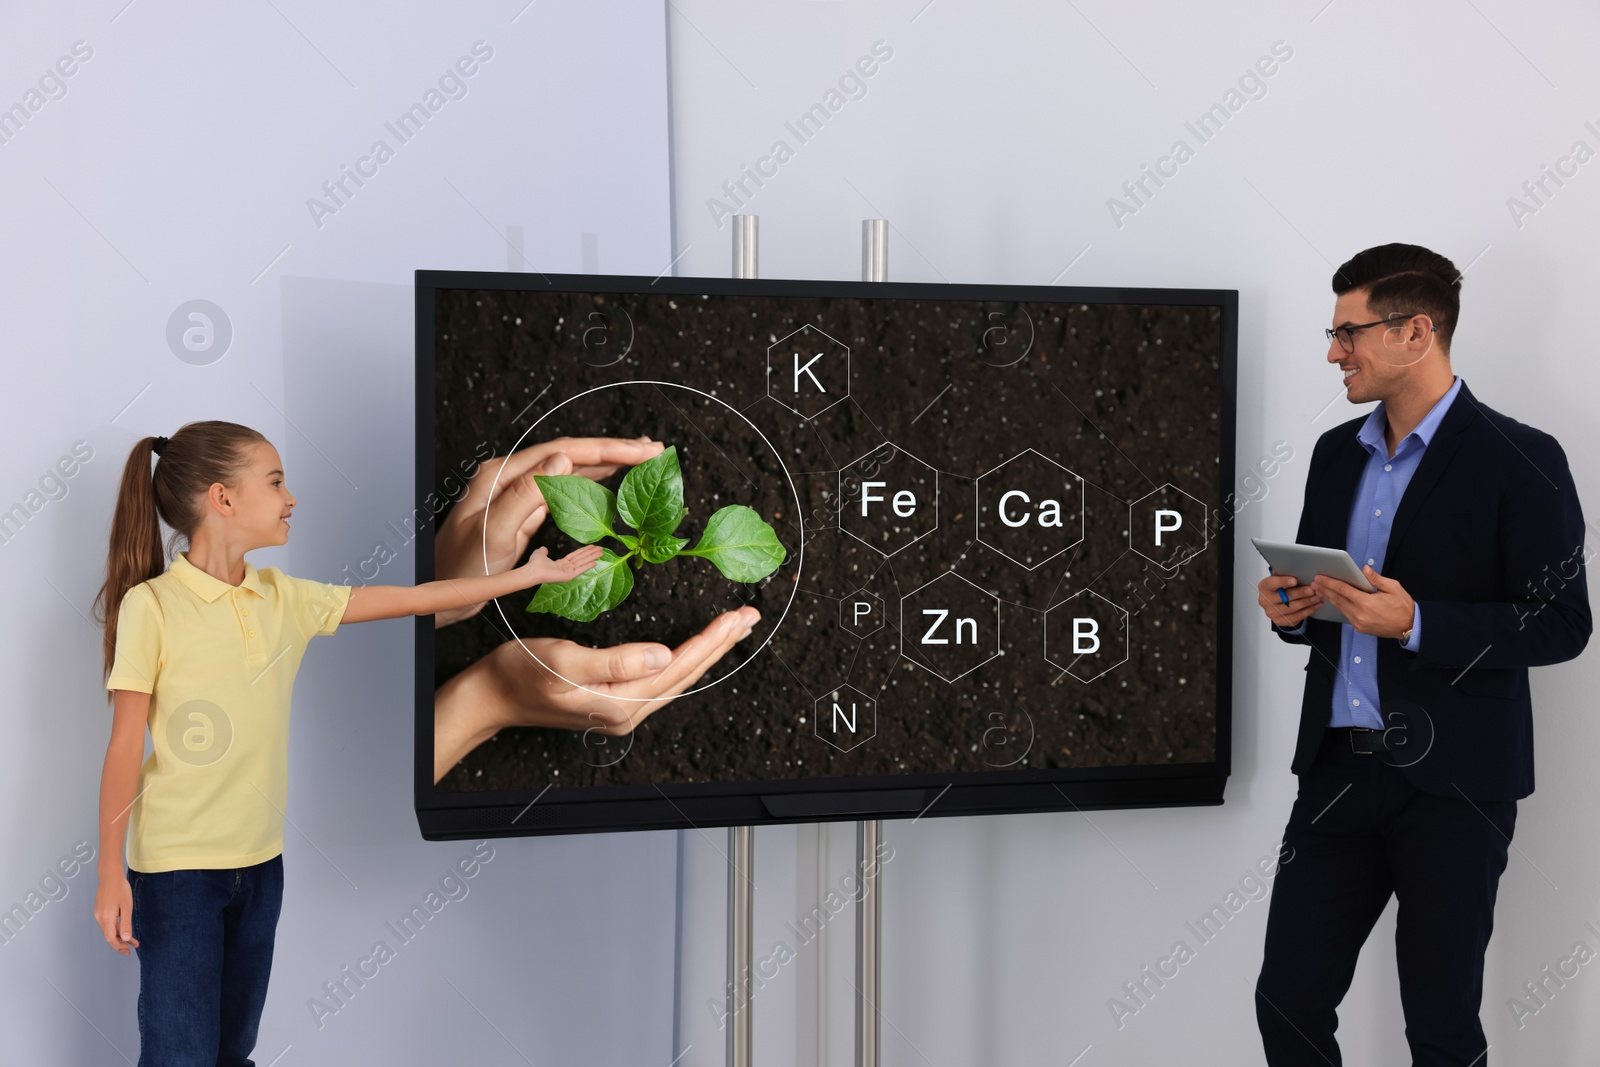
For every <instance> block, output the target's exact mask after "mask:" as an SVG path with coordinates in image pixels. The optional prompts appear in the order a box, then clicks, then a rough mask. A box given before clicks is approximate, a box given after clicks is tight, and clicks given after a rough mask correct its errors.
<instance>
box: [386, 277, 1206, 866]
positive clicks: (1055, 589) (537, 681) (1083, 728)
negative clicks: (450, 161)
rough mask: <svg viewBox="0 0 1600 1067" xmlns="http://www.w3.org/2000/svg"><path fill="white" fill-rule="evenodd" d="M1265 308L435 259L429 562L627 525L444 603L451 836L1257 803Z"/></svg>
mask: <svg viewBox="0 0 1600 1067" xmlns="http://www.w3.org/2000/svg"><path fill="white" fill-rule="evenodd" d="M1236 319H1237V293H1236V292H1235V291H1233V290H1176V289H1108V288H1068V287H1056V286H1010V285H929V284H899V283H846V282H815V281H783V280H765V279H764V280H759V281H758V280H724V279H711V278H673V277H660V278H654V279H652V278H648V277H614V276H595V275H554V274H552V275H545V274H539V273H460V272H443V271H418V272H417V275H416V321H417V343H416V367H417V389H416V396H417V448H416V462H417V481H416V489H417V498H418V500H419V501H421V502H422V504H421V506H420V507H419V509H418V517H419V531H418V533H419V535H418V538H417V541H416V544H417V575H416V580H417V582H419V583H421V582H427V581H432V580H435V579H436V578H439V577H460V576H464V575H483V574H503V573H505V572H507V571H508V570H510V569H511V568H513V567H516V566H518V565H520V564H522V563H524V562H525V561H526V560H527V559H528V558H529V556H530V554H532V553H534V552H537V551H538V550H539V549H546V550H548V554H549V557H550V558H551V559H553V560H554V559H560V558H561V557H564V556H566V555H568V554H569V553H571V552H574V551H576V550H578V549H580V548H582V547H583V546H584V545H586V544H595V545H598V546H600V547H601V548H603V549H604V552H603V553H602V556H601V559H600V562H599V563H597V564H596V565H595V566H594V567H593V568H592V569H591V570H588V571H585V572H584V573H583V574H581V575H579V576H578V577H577V578H573V579H571V580H570V581H567V582H550V583H547V584H544V585H539V586H535V587H532V588H527V589H519V590H517V591H515V592H512V593H510V594H508V595H503V596H500V597H498V598H496V599H492V600H488V601H485V602H483V605H482V607H481V609H478V610H476V611H475V612H473V613H471V614H465V615H464V617H452V616H453V615H463V614H464V613H463V612H456V613H451V614H441V615H440V616H439V617H438V618H435V617H431V616H430V617H420V618H418V619H417V623H416V662H415V677H416V807H417V815H418V820H419V823H420V825H421V828H422V832H423V836H424V837H426V838H430V839H439V838H450V837H461V836H483V835H495V834H500V835H512V834H516V835H524V834H551V833H571V832H591V831H607V830H628V829H657V828H669V827H680V828H681V827H691V826H696V827H706V826H726V825H742V824H757V825H759V824H764V823H774V822H795V821H813V820H822V819H839V818H853V817H871V818H897V817H907V818H919V817H922V816H924V815H926V816H928V817H939V816H947V815H968V814H976V813H1002V812H1033V811H1050V810H1072V809H1074V808H1083V809H1087V808H1098V807H1129V806H1150V805H1184V804H1215V803H1220V802H1221V800H1222V795H1223V786H1224V783H1225V781H1226V777H1227V774H1228V770H1229V741H1230V705H1231V678H1230V657H1231V643H1230V635H1231V626H1232V608H1231V595H1230V594H1231V583H1232V577H1233V568H1232V560H1233V537H1232V526H1231V523H1230V522H1228V521H1227V520H1228V519H1229V518H1230V517H1231V515H1232V510H1231V509H1230V507H1229V501H1230V499H1231V494H1228V493H1227V490H1228V489H1229V487H1230V486H1231V485H1232V483H1233V477H1234V408H1235V381H1234V373H1235V347H1236ZM629 450H631V451H629ZM557 453H560V454H562V455H564V456H565V457H566V458H565V460H564V461H563V460H560V459H555V458H554V457H555V456H556V455H557ZM567 453H571V454H570V455H568V454H567ZM646 453H648V455H647V454H646ZM619 456H624V457H625V458H626V459H627V460H628V461H627V462H618V461H617V459H618V457H619ZM533 458H537V459H538V460H539V463H538V464H537V465H531V466H530V462H529V461H530V460H531V459H533ZM546 462H551V463H555V464H556V466H555V467H552V468H544V467H543V464H545V463H546ZM541 469H545V470H548V471H553V472H554V473H545V474H539V471H540V470H541ZM563 472H564V473H563ZM536 475H537V476H536ZM541 508H542V510H540V509H541ZM508 546H509V547H508ZM750 609H754V610H753V611H752V610H750ZM735 612H737V613H738V614H737V615H734V614H733V613H735ZM730 615H732V616H733V617H734V619H735V621H736V623H737V622H740V621H743V622H746V623H749V626H748V630H749V632H748V633H747V634H744V635H743V636H742V637H741V636H738V634H739V633H740V632H741V631H742V630H743V629H744V627H743V626H736V627H735V629H734V631H733V636H732V637H730V636H729V635H727V634H723V633H720V632H719V631H718V630H717V629H716V626H717V625H718V623H717V620H719V619H722V618H726V617H729V616H730ZM751 620H753V622H751ZM708 628H709V629H708ZM657 646H660V647H662V648H665V649H671V650H675V651H674V662H673V663H669V664H667V665H665V666H664V667H660V668H652V667H650V666H649V665H648V664H647V663H645V662H644V661H643V659H642V656H640V655H638V654H637V653H638V650H639V649H641V648H644V647H657ZM708 649H709V650H711V651H712V652H714V655H712V654H710V653H708V651H707V650H708ZM630 652H632V653H634V656H633V659H632V661H630V659H629V655H630ZM691 660H692V661H693V663H694V665H695V670H694V672H693V674H694V676H693V677H692V679H689V678H688V677H687V675H686V674H685V673H684V665H685V664H687V663H689V662H690V661H691ZM674 671H677V672H678V675H674V674H673V672H674ZM641 672H642V673H643V674H644V676H643V677H642V678H639V677H634V676H635V675H638V674H640V673H641ZM618 679H621V680H618ZM668 681H671V682H672V683H673V684H671V685H667V684H666V682H668ZM666 696H670V699H664V698H665V697H666Z"/></svg>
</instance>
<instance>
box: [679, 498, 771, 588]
mask: <svg viewBox="0 0 1600 1067" xmlns="http://www.w3.org/2000/svg"><path fill="white" fill-rule="evenodd" d="M682 555H685V556H700V557H702V558H704V559H709V560H710V561H711V562H712V563H713V564H715V565H716V568H717V570H719V571H721V572H722V576H723V577H724V578H731V579H733V580H734V581H736V582H758V581H760V580H761V579H763V578H765V577H766V576H767V575H769V574H771V573H772V572H773V571H775V570H777V569H778V567H779V565H780V564H782V563H783V561H784V560H785V559H786V558H787V557H788V552H787V551H786V550H785V549H784V547H783V544H782V543H781V542H780V541H779V540H778V534H777V532H776V531H774V530H773V528H772V527H771V526H768V525H767V524H766V522H764V521H763V520H762V518H761V516H760V515H757V514H756V513H755V511H754V510H753V509H751V508H747V507H745V506H744V505H743V504H729V505H728V506H727V507H725V508H721V509H719V510H718V511H717V512H716V514H714V515H712V516H711V521H710V522H708V523H706V532H705V533H703V534H701V535H700V543H699V544H697V545H695V546H694V547H693V548H691V549H688V550H686V551H684V552H683V553H682Z"/></svg>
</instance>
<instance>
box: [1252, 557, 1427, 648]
mask: <svg viewBox="0 0 1600 1067" xmlns="http://www.w3.org/2000/svg"><path fill="white" fill-rule="evenodd" d="M1361 573H1362V574H1365V575H1366V576H1367V581H1369V582H1371V583H1372V584H1373V586H1374V587H1376V589H1377V590H1378V591H1377V592H1376V593H1368V592H1366V591H1365V590H1363V589H1357V588H1356V587H1355V586H1353V585H1351V584H1350V583H1349V582H1343V581H1340V580H1339V579H1338V578H1330V577H1328V576H1327V575H1326V574H1319V575H1317V576H1316V578H1315V579H1313V580H1312V582H1311V584H1310V585H1301V584H1300V583H1299V582H1298V581H1297V580H1296V579H1295V577H1294V576H1293V575H1290V574H1269V575H1267V576H1266V577H1265V578H1263V579H1261V581H1260V582H1258V583H1256V592H1257V594H1258V596H1257V599H1256V602H1257V603H1258V604H1260V605H1261V610H1262V611H1264V612H1266V615H1267V618H1268V619H1270V620H1271V621H1272V622H1273V623H1274V624H1275V625H1277V626H1281V627H1283V628H1284V629H1285V630H1292V629H1294V628H1295V627H1296V626H1299V625H1300V623H1301V622H1302V621H1304V620H1305V619H1307V618H1309V617H1310V616H1311V614H1312V613H1313V612H1315V611H1316V610H1317V609H1318V608H1320V607H1322V605H1323V603H1324V602H1326V603H1329V604H1332V605H1333V606H1334V607H1336V608H1338V609H1339V611H1340V612H1341V613H1343V615H1344V617H1345V618H1347V619H1349V620H1350V625H1351V626H1353V627H1355V631H1356V633H1361V634H1375V635H1376V636H1378V637H1399V636H1400V635H1401V634H1403V633H1405V632H1406V631H1407V630H1409V629H1411V623H1412V619H1413V617H1414V615H1413V613H1414V610H1415V608H1416V601H1414V600H1412V599H1411V594H1410V593H1407V592H1406V591H1405V588H1404V587H1403V586H1402V585H1401V584H1400V583H1399V582H1397V581H1395V580H1394V579H1393V578H1385V577H1384V576H1383V575H1381V574H1379V573H1378V572H1377V571H1376V570H1374V569H1373V568H1372V567H1370V566H1364V567H1362V568H1361ZM1280 589H1282V590H1283V591H1284V592H1286V593H1288V594H1289V603H1287V604H1285V603H1284V602H1283V600H1282V599H1281V598H1280V597H1279V596H1278V590H1280Z"/></svg>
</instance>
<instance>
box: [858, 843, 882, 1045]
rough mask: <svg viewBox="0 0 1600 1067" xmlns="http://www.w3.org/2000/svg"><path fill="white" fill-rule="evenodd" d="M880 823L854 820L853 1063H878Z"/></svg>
mask: <svg viewBox="0 0 1600 1067" xmlns="http://www.w3.org/2000/svg"><path fill="white" fill-rule="evenodd" d="M882 832H883V823H882V822H880V821H879V820H877V819H867V820H865V821H864V822H858V823H856V877H857V878H859V879H860V880H861V896H860V898H859V899H858V900H857V901H856V1067H878V1046H879V1035H878V991H879V985H880V983H879V970H878V954H879V948H880V944H881V943H880V941H879V930H880V926H879V923H878V920H879V918H881V917H882V915H883V909H882V907H881V901H882V897H880V896H879V894H878V889H879V886H878V840H879V835H880V834H881V833H882Z"/></svg>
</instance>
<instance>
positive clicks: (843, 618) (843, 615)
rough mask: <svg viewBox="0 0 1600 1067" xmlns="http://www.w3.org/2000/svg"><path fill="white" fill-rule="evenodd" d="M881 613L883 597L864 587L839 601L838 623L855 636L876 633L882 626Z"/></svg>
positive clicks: (882, 610) (882, 611)
mask: <svg viewBox="0 0 1600 1067" xmlns="http://www.w3.org/2000/svg"><path fill="white" fill-rule="evenodd" d="M883 613H884V606H883V598H882V597H881V596H879V595H878V594H877V593H869V592H867V591H866V590H865V589H857V590H856V591H855V592H854V593H851V594H850V595H849V596H847V597H845V598H843V599H842V600H840V601H839V625H840V626H843V627H844V628H845V629H846V630H848V631H850V632H851V633H853V634H855V635H856V636H857V637H866V636H867V635H868V634H874V633H877V632H878V630H879V629H880V628H881V627H882V626H883Z"/></svg>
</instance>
